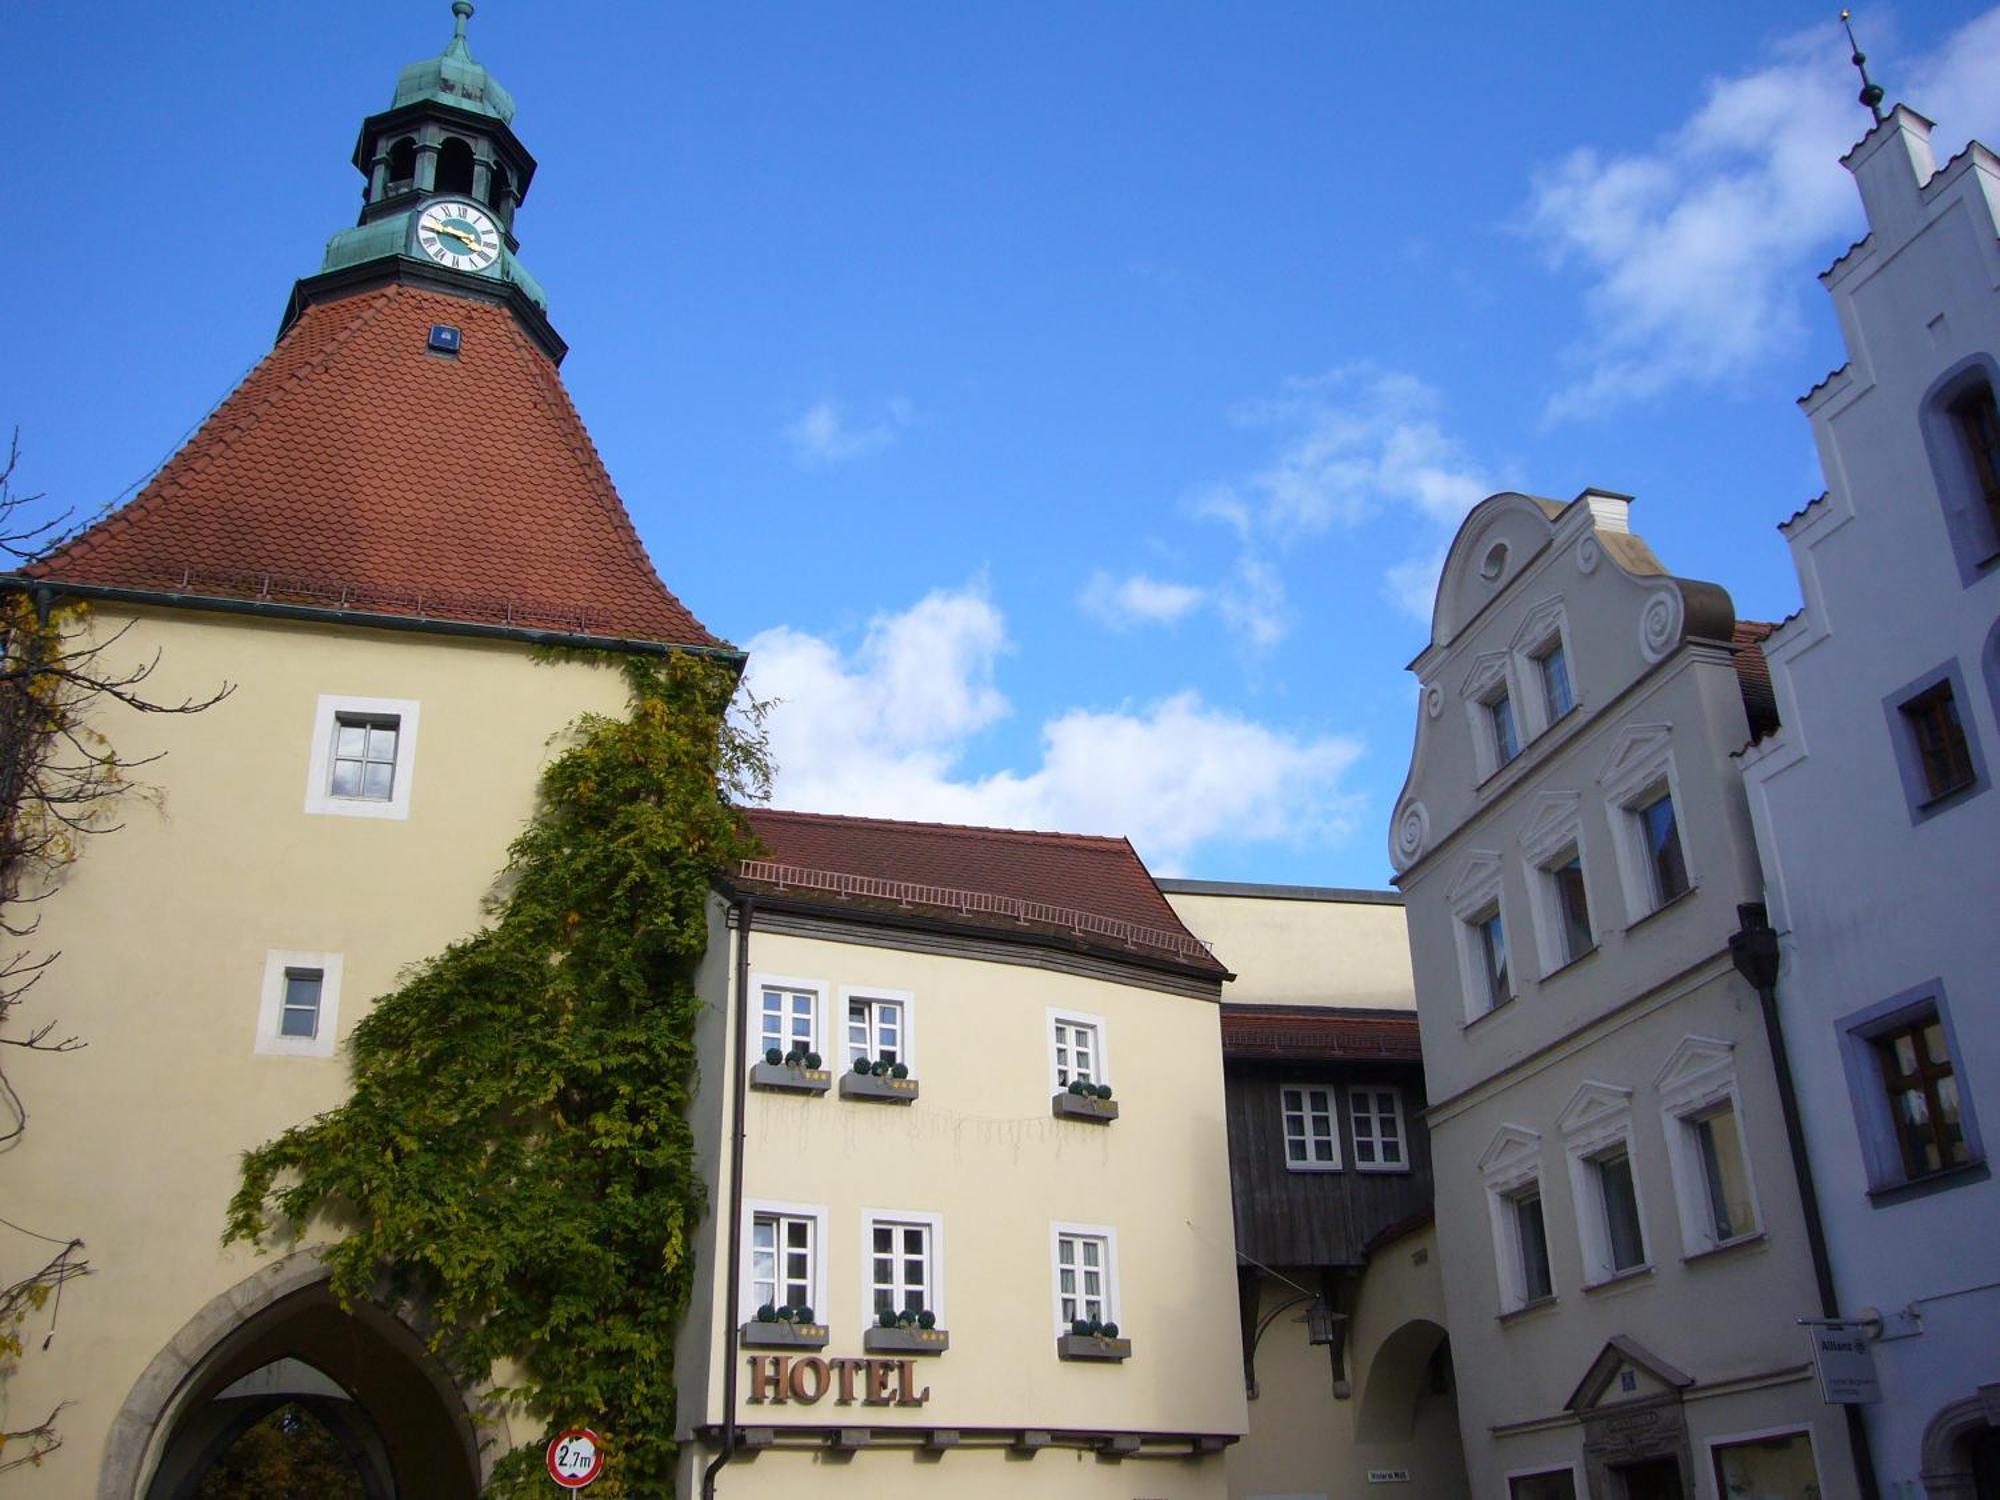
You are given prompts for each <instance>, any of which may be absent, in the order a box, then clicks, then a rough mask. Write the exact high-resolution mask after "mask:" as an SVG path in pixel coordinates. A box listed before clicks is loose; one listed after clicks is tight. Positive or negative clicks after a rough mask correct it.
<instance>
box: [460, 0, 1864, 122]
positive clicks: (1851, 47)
mask: <svg viewBox="0 0 2000 1500" xmlns="http://www.w3.org/2000/svg"><path fill="white" fill-rule="evenodd" d="M461 3H463V0H461ZM1840 24H1841V25H1842V26H1844V27H1846V28H1847V48H1848V51H1850V52H1851V53H1853V54H1854V55H1853V56H1852V57H1851V58H1850V59H1849V61H1851V62H1852V63H1853V64H1854V70H1855V72H1857V73H1859V74H1860V75H1861V92H1860V94H1858V95H1857V96H1856V97H1857V98H1859V99H1860V100H1861V102H1862V103H1863V104H1865V105H1867V106H1868V113H1870V114H1871V115H1873V116H1874V117H1875V123H1876V124H1877V125H1880V124H1881V123H1882V85H1880V84H1879V83H1871V82H1870V81H1869V78H1868V54H1867V53H1866V52H1863V51H1862V50H1861V44H1860V43H1859V42H1857V41H1855V40H1854V25H1853V22H1852V21H1851V20H1850V18H1849V13H1848V12H1847V11H1844V10H1843V11H1842V12H1841V13H1840Z"/></svg>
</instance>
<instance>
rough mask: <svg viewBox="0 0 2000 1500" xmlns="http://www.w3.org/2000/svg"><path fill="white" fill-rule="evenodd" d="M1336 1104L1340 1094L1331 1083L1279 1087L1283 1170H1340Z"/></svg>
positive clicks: (1338, 1116)
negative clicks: (1283, 1138)
mask: <svg viewBox="0 0 2000 1500" xmlns="http://www.w3.org/2000/svg"><path fill="white" fill-rule="evenodd" d="M1339 1108H1340V1106H1339V1098H1338V1096H1337V1095H1336V1094H1335V1092H1334V1089H1333V1085H1331V1084H1306V1083H1288V1084H1284V1085H1283V1086H1281V1087H1280V1088H1279V1090H1278V1115H1279V1123H1280V1124H1281V1125H1282V1126H1283V1127H1284V1137H1285V1170H1286V1171H1288V1172H1338V1171H1339V1170H1340V1167H1341V1163H1340V1114H1339ZM1294 1126H1296V1129H1295V1128H1294Z"/></svg>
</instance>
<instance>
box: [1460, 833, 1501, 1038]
mask: <svg viewBox="0 0 2000 1500" xmlns="http://www.w3.org/2000/svg"><path fill="white" fill-rule="evenodd" d="M1448 899H1449V901H1450V904H1451V911H1452V918H1453V925H1454V926H1455V927H1456V928H1457V930H1458V960H1459V972H1460V976H1461V979H1462V981H1463V984H1464V992H1465V1019H1466V1020H1467V1021H1468V1022H1470V1021H1476V1020H1478V1019H1479V1018H1480V1017H1481V1016H1483V1015H1485V1014H1486V1013H1487V1012H1488V1011H1491V1010H1495V1009H1497V1008H1498V1007H1500V1006H1502V1005H1505V1004H1506V1003H1507V1002H1508V1001H1509V1000H1512V999H1513V998H1514V966H1513V958H1512V954H1511V952H1510V950H1509V948H1508V942H1507V939H1508V931H1507V921H1506V915H1505V912H1504V910H1503V908H1502V906H1501V902H1500V856H1499V855H1497V854H1494V853H1490V852H1488V851H1485V850H1475V851H1474V852H1473V853H1472V854H1470V855H1468V856H1467V858H1466V862H1465V866H1464V868H1463V869H1461V870H1460V871H1459V874H1458V878H1457V879H1456V880H1454V881H1453V882H1452V886H1451V890H1450V894H1449V897H1448Z"/></svg>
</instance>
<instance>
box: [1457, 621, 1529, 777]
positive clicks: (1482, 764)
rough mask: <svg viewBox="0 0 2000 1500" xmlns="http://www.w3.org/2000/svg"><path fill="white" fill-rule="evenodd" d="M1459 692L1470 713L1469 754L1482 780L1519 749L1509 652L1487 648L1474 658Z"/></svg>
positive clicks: (1518, 730)
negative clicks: (1470, 742)
mask: <svg viewBox="0 0 2000 1500" xmlns="http://www.w3.org/2000/svg"><path fill="white" fill-rule="evenodd" d="M1459 694H1460V696H1461V697H1463V698H1464V700H1465V707H1466V711H1467V713H1468V714H1469V715H1470V716H1471V721H1472V747H1473V758H1474V760H1475V762H1476V763H1477V766H1478V776H1479V780H1480V781H1482V782H1483V781H1485V780H1486V779H1487V778H1488V777H1490V776H1492V775H1493V774H1494V773H1495V772H1497V771H1498V770H1499V769H1500V768H1501V767H1502V766H1504V765H1506V764H1507V763H1508V762H1509V761H1511V760H1513V759H1514V757H1515V756H1517V755H1519V754H1520V753H1521V741H1522V734H1521V721H1520V717H1519V714H1518V711H1517V705H1518V702H1519V699H1518V696H1517V695H1516V694H1515V692H1514V682H1513V674H1512V672H1511V670H1510V658H1509V654H1508V653H1507V652H1505V651H1488V652H1486V653H1484V654H1483V655H1481V656H1479V657H1477V658H1475V659H1474V661H1473V663H1472V668H1471V670H1470V671H1468V672H1467V673H1466V676H1465V681H1464V682H1463V683H1461V684H1460V686H1459Z"/></svg>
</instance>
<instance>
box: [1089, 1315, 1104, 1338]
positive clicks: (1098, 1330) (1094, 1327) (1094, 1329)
mask: <svg viewBox="0 0 2000 1500" xmlns="http://www.w3.org/2000/svg"><path fill="white" fill-rule="evenodd" d="M1088 1326H1089V1329H1090V1332H1091V1334H1092V1336H1093V1337H1094V1336H1096V1335H1099V1334H1102V1333H1103V1332H1104V1325H1103V1324H1102V1323H1101V1322H1099V1321H1098V1320H1097V1319H1096V1318H1092V1319H1091V1320H1090V1323H1089V1325H1088Z"/></svg>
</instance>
